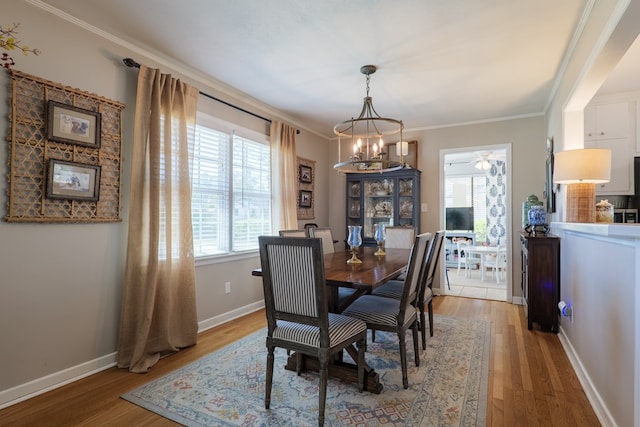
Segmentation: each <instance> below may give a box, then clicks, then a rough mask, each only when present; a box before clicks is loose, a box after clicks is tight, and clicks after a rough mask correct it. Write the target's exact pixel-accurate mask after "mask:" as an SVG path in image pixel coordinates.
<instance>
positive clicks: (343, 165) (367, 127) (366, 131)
mask: <svg viewBox="0 0 640 427" xmlns="http://www.w3.org/2000/svg"><path fill="white" fill-rule="evenodd" d="M376 70H377V67H376V66H375V65H363V66H362V67H360V72H361V73H362V74H364V75H365V76H367V77H366V81H367V96H365V98H364V105H363V106H362V111H361V112H360V115H359V116H358V117H357V118H351V119H350V120H345V121H344V122H341V123H338V124H337V125H335V126H334V127H333V132H334V133H335V134H336V135H338V163H336V164H335V165H333V168H334V169H336V170H338V171H340V172H350V173H376V172H377V173H380V172H388V171H392V170H397V169H401V168H403V167H404V156H405V155H406V152H405V150H404V146H403V145H404V144H406V143H405V142H403V141H402V129H403V128H404V125H403V124H402V120H396V119H390V118H386V117H380V115H379V114H378V113H377V112H376V110H375V109H374V108H373V103H372V98H371V97H370V96H369V81H370V80H371V74H373V73H375V72H376ZM396 134H399V139H398V142H397V144H399V145H400V147H398V146H396V148H400V150H397V153H398V156H399V157H400V161H399V162H398V161H391V160H389V156H388V155H387V153H386V152H385V142H384V137H388V136H391V135H396ZM343 140H348V141H349V142H350V143H351V155H350V156H349V160H347V161H344V162H343V161H341V152H342V141H343Z"/></svg>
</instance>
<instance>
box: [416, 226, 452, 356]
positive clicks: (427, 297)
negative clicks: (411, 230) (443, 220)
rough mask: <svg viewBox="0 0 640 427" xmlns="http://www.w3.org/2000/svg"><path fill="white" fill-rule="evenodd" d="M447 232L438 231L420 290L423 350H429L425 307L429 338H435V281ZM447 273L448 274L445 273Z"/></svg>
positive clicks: (419, 302)
mask: <svg viewBox="0 0 640 427" xmlns="http://www.w3.org/2000/svg"><path fill="white" fill-rule="evenodd" d="M444 235H445V230H438V231H436V234H435V236H434V237H433V242H432V243H431V247H430V250H429V252H428V254H427V260H426V261H425V268H426V272H425V273H424V274H423V276H422V282H421V283H420V287H419V288H418V310H420V332H421V333H422V349H423V350H426V349H427V332H426V328H425V325H426V322H425V316H424V306H425V304H426V306H427V312H428V314H429V336H431V337H432V336H433V281H434V280H435V277H436V272H437V271H438V262H439V261H440V253H441V252H442V244H443V242H444ZM445 273H446V272H445Z"/></svg>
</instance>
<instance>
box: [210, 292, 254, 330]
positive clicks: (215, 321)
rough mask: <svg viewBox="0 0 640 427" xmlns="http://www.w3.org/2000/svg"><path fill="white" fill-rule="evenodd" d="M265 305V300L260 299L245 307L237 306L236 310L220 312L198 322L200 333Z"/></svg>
mask: <svg viewBox="0 0 640 427" xmlns="http://www.w3.org/2000/svg"><path fill="white" fill-rule="evenodd" d="M263 307H264V301H262V300H260V301H256V302H254V303H251V304H248V305H245V306H244V307H239V308H236V309H235V310H231V311H228V312H226V313H223V314H220V315H218V316H214V317H211V318H209V319H206V320H203V321H202V322H198V333H202V332H204V331H206V330H209V329H211V328H214V327H216V326H219V325H222V324H223V323H227V322H229V321H231V320H234V319H237V318H239V317H242V316H245V315H247V314H249V313H253V312H254V311H258V310H260V309H262V308H263Z"/></svg>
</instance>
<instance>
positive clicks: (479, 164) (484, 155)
mask: <svg viewBox="0 0 640 427" xmlns="http://www.w3.org/2000/svg"><path fill="white" fill-rule="evenodd" d="M491 160H500V158H499V157H497V156H495V155H494V154H493V153H492V152H491V151H482V152H477V153H475V154H474V156H473V159H472V160H471V161H470V162H469V164H470V165H471V164H472V165H473V166H474V167H475V168H476V169H478V170H488V169H491Z"/></svg>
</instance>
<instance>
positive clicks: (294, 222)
mask: <svg viewBox="0 0 640 427" xmlns="http://www.w3.org/2000/svg"><path fill="white" fill-rule="evenodd" d="M270 134H271V168H272V169H271V170H272V171H273V172H272V177H273V184H272V186H273V188H272V192H273V196H272V203H271V206H272V210H273V220H272V222H273V228H274V231H278V230H294V229H296V228H298V210H297V197H298V194H297V191H298V187H297V186H296V183H297V182H298V171H297V159H296V129H295V128H293V127H291V126H289V125H287V124H285V123H282V122H279V121H277V120H274V121H272V122H271V131H270Z"/></svg>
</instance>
